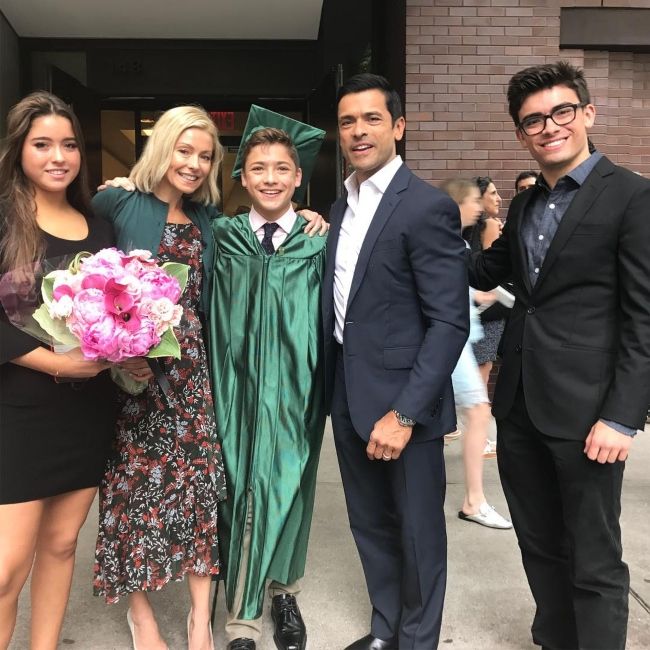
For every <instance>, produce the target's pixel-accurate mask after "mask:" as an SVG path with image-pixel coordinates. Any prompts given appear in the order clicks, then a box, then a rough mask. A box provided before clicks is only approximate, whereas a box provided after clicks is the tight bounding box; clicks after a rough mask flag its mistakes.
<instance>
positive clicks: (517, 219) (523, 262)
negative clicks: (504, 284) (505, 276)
mask: <svg viewBox="0 0 650 650" xmlns="http://www.w3.org/2000/svg"><path fill="white" fill-rule="evenodd" d="M537 191H539V190H537V189H534V190H531V191H529V192H527V193H526V194H527V195H526V197H525V200H522V201H521V206H520V207H519V210H518V211H517V213H516V214H514V215H513V217H514V228H513V236H514V238H515V242H516V243H515V247H516V250H517V258H518V261H519V266H520V268H521V269H522V271H521V274H520V275H521V277H523V279H524V285H525V286H526V291H527V292H528V293H531V292H532V290H533V287H532V285H531V284H530V277H529V275H528V256H527V255H526V248H525V247H524V240H523V239H522V237H521V222H522V220H523V219H524V216H525V215H526V208H527V206H528V204H529V203H530V201H531V199H532V197H533V196H534V195H535V192H537ZM528 195H530V196H528ZM523 198H524V197H522V199H523Z"/></svg>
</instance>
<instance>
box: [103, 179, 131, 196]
mask: <svg viewBox="0 0 650 650" xmlns="http://www.w3.org/2000/svg"><path fill="white" fill-rule="evenodd" d="M107 187H121V188H122V189H123V190H126V191H127V192H133V190H135V185H134V184H133V181H131V180H130V179H129V178H127V177H126V176H116V177H115V178H112V179H109V180H107V181H104V183H103V184H102V185H100V186H99V187H98V188H97V191H98V192H101V191H102V190H105V189H106V188H107Z"/></svg>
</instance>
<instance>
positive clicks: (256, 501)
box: [210, 214, 326, 620]
mask: <svg viewBox="0 0 650 650" xmlns="http://www.w3.org/2000/svg"><path fill="white" fill-rule="evenodd" d="M304 225H305V222H304V221H303V219H301V218H300V217H298V218H297V219H296V223H295V224H294V227H293V229H292V231H291V232H290V233H289V235H288V236H287V238H286V240H285V241H284V243H283V244H282V245H281V246H280V247H279V248H278V250H277V251H276V253H275V255H267V254H265V253H264V251H263V249H262V247H261V245H260V243H259V241H258V239H257V237H256V236H255V233H254V232H253V231H252V228H251V226H250V222H249V219H248V215H247V214H244V215H239V216H237V217H233V218H230V219H229V218H222V219H218V220H216V221H214V222H213V226H212V228H213V233H214V237H215V242H216V257H215V269H214V275H213V282H214V284H213V290H212V300H211V305H210V313H211V319H210V342H211V345H210V350H211V352H210V354H211V362H212V363H211V365H212V374H213V390H214V393H215V409H216V414H217V427H218V430H219V437H220V438H221V440H222V446H223V455H224V463H225V467H226V484H227V490H228V497H227V499H226V500H225V501H224V502H223V503H222V506H223V507H222V510H221V511H220V515H221V517H222V522H223V526H220V534H221V546H222V557H223V558H224V560H225V564H226V578H225V584H226V601H227V605H228V608H229V609H232V606H233V599H234V596H235V589H236V585H237V577H238V573H239V566H240V563H241V559H242V558H241V547H242V540H243V535H244V527H245V523H246V517H247V501H248V499H247V497H248V494H249V492H250V494H251V496H252V508H253V524H252V530H251V541H250V555H249V561H248V567H247V571H246V583H245V590H244V598H243V604H242V609H241V611H240V612H238V613H235V614H236V616H237V617H238V618H241V619H246V620H251V619H255V618H258V617H259V616H261V614H262V605H263V602H264V590H265V581H266V580H267V579H268V580H277V581H278V582H280V583H283V584H290V583H291V582H294V581H295V580H297V579H298V578H300V577H301V576H302V575H304V570H305V560H306V555H307V542H308V537H309V528H310V525H311V517H312V510H313V505H314V492H315V488H316V470H317V466H318V456H319V453H320V446H321V442H322V438H323V429H324V425H325V410H324V377H323V366H322V336H321V320H320V300H321V280H322V275H323V270H324V266H325V244H326V238H325V237H320V236H318V235H317V236H314V237H308V236H306V235H305V234H304V233H303V227H304ZM222 531H223V532H222Z"/></svg>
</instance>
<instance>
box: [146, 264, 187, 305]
mask: <svg viewBox="0 0 650 650" xmlns="http://www.w3.org/2000/svg"><path fill="white" fill-rule="evenodd" d="M140 280H141V281H142V285H143V286H142V295H143V296H146V297H147V298H153V299H154V300H158V299H159V298H168V299H169V300H171V301H172V302H174V303H176V302H178V300H179V299H180V297H181V288H180V285H179V284H178V280H177V279H176V278H175V277H173V276H171V275H169V274H167V273H165V272H164V271H163V270H162V269H160V268H155V269H151V270H150V271H146V272H145V273H143V274H142V276H141V277H140Z"/></svg>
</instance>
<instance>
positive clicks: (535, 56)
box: [406, 0, 650, 215]
mask: <svg viewBox="0 0 650 650" xmlns="http://www.w3.org/2000/svg"><path fill="white" fill-rule="evenodd" d="M577 5H579V6H595V7H599V6H609V7H614V6H619V7H620V6H633V7H636V8H642V7H650V1H649V0H636V1H634V0H632V1H630V2H626V1H625V0H618V1H617V0H602V1H601V0H582V1H577V2H563V1H562V0H407V17H406V118H407V145H406V159H407V162H408V163H409V165H410V166H411V168H413V169H414V170H415V171H416V173H417V174H418V175H419V176H421V177H422V178H423V179H425V180H427V181H430V182H432V183H433V184H437V183H439V182H440V181H442V180H443V179H445V178H449V177H453V176H458V175H461V176H475V175H489V176H491V177H492V178H493V179H494V181H495V184H496V186H497V188H498V189H499V191H500V193H501V195H502V196H503V197H504V199H506V200H505V202H504V208H506V207H507V204H508V200H509V199H510V198H511V197H512V194H513V183H514V178H515V177H516V175H517V174H518V172H519V171H521V170H524V169H529V168H533V169H534V168H535V164H534V161H532V159H531V158H530V155H529V154H528V152H527V151H526V150H524V149H523V148H522V147H521V145H520V144H519V143H518V142H517V140H516V137H515V133H514V126H513V123H512V120H511V119H510V117H509V115H508V110H507V102H506V96H505V94H506V87H507V83H508V80H509V79H510V77H511V76H512V74H514V73H515V72H517V71H518V70H520V69H522V68H524V67H526V66H529V65H536V64H540V63H550V62H553V61H557V60H558V59H565V60H569V61H571V62H572V63H574V64H576V65H579V66H580V67H583V68H584V70H585V74H586V77H587V81H588V83H589V88H590V91H591V94H592V101H593V103H594V104H595V106H596V109H597V118H596V124H595V126H594V128H593V130H592V140H593V141H594V143H595V145H596V146H597V148H598V149H600V150H601V151H603V152H604V153H605V154H606V155H608V156H610V157H611V158H612V159H613V160H614V161H615V162H617V163H619V164H622V165H625V166H627V167H629V168H631V169H633V170H635V171H638V172H640V173H642V174H644V175H650V120H648V115H649V114H650V54H649V53H632V52H606V51H583V50H566V49H565V50H560V48H559V35H560V8H561V7H562V6H577ZM503 214H504V215H505V209H504V212H503Z"/></svg>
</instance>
